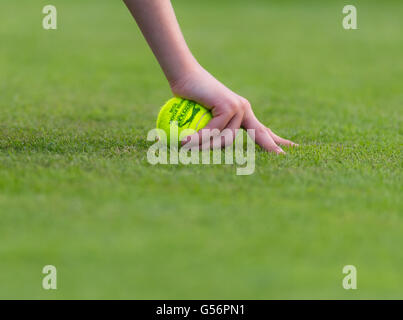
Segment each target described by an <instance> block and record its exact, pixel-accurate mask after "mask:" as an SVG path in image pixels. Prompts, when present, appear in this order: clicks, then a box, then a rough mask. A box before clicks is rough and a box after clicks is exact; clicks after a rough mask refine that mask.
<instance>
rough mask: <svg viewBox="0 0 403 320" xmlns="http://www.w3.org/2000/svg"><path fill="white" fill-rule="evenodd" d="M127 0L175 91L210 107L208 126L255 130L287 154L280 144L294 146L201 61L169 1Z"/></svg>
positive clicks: (269, 145)
mask: <svg viewBox="0 0 403 320" xmlns="http://www.w3.org/2000/svg"><path fill="white" fill-rule="evenodd" d="M124 1H125V3H126V5H127V7H128V8H129V10H130V11H131V13H132V14H133V16H134V18H135V19H136V21H137V23H138V25H139V27H140V29H141V31H142V32H143V34H144V37H145V38H146V40H147V42H148V44H149V45H150V47H151V49H152V51H153V52H154V54H155V56H156V58H157V59H158V62H159V63H160V65H161V68H162V70H163V71H164V73H165V76H166V77H167V79H168V81H169V83H170V85H171V88H172V91H173V93H174V94H175V95H177V96H180V97H183V98H187V99H191V100H194V101H196V102H199V103H201V104H202V105H204V106H206V107H208V108H210V109H211V111H212V113H213V116H214V118H213V119H212V120H211V121H210V122H209V123H208V124H207V126H206V127H205V129H218V130H219V131H222V130H223V129H226V128H229V129H230V130H231V131H232V137H233V138H234V137H235V134H234V133H235V132H236V130H237V129H239V128H240V127H242V128H244V129H254V130H255V141H256V143H258V144H259V145H260V146H261V147H262V148H264V149H266V150H267V151H272V152H276V153H284V151H283V149H281V148H280V147H279V146H278V145H288V146H293V145H295V143H293V142H291V141H289V140H285V139H283V138H280V137H279V136H277V135H275V134H274V133H273V132H272V131H271V130H270V129H269V128H266V127H265V126H264V125H263V124H261V123H260V122H259V121H258V120H257V119H256V117H255V115H254V114H253V111H252V108H251V106H250V104H249V102H248V100H246V99H245V98H242V97H241V96H239V95H237V94H236V93H234V92H232V91H231V90H229V89H228V88H227V87H226V86H224V85H223V84H222V83H221V82H219V81H217V80H216V79H215V78H214V77H213V76H212V75H210V74H209V73H208V72H207V71H206V70H204V69H203V68H202V67H201V66H200V65H199V64H198V62H197V61H196V59H195V58H194V57H193V55H192V53H191V52H190V50H189V48H188V46H187V44H186V42H185V39H184V38H183V35H182V32H181V30H180V28H179V25H178V22H177V20H176V17H175V13H174V10H173V8H172V5H171V2H170V1H160V0H124ZM201 131H202V130H201ZM196 135H197V137H198V138H199V139H196V141H202V140H201V139H200V137H201V133H196ZM222 140H224V141H225V138H223V139H222ZM192 141H195V140H192Z"/></svg>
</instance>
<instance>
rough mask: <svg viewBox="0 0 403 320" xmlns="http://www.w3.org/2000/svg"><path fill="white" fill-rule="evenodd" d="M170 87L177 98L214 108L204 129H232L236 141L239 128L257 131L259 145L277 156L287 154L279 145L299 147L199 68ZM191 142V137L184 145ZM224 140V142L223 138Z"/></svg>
mask: <svg viewBox="0 0 403 320" xmlns="http://www.w3.org/2000/svg"><path fill="white" fill-rule="evenodd" d="M170 84H171V89H172V92H173V93H174V94H175V95H176V96H179V97H182V98H186V99H190V100H194V101H196V102H198V103H200V104H202V105H204V106H206V107H207V108H210V109H211V112H212V114H213V119H212V120H211V121H210V122H209V123H208V124H207V126H206V127H205V128H204V129H218V130H219V131H220V132H221V131H222V130H224V129H230V130H231V131H232V137H233V138H235V134H236V131H237V130H238V129H239V128H240V127H242V128H244V129H254V130H255V141H256V143H257V144H259V145H260V146H261V147H262V148H264V149H266V150H267V151H271V152H275V153H285V152H284V151H283V149H281V147H280V146H279V145H285V146H294V145H296V144H295V143H294V142H292V141H290V140H286V139H283V138H281V137H279V136H277V135H276V134H274V133H273V132H272V131H271V130H270V129H269V128H267V127H265V126H264V125H263V124H261V123H260V122H259V121H258V120H257V119H256V117H255V115H254V113H253V110H252V108H251V106H250V103H249V102H248V100H246V99H245V98H243V97H241V96H239V95H237V94H236V93H234V92H232V91H231V90H230V89H228V88H227V87H226V86H224V85H223V84H222V83H221V82H219V81H218V80H217V79H215V78H214V77H213V76H212V75H211V74H209V73H208V72H207V71H206V70H204V69H203V68H201V67H199V66H198V67H195V68H194V70H191V71H188V72H185V73H184V74H183V77H181V78H179V79H176V80H175V81H172V82H171V83H170ZM204 129H203V130H204ZM201 132H202V130H200V131H199V132H198V133H195V134H194V136H195V137H194V138H196V136H198V139H192V141H200V142H201ZM189 140H190V137H188V138H187V139H186V140H185V141H184V142H183V143H185V142H186V141H189ZM222 140H223V141H225V139H224V138H223V139H222ZM222 144H223V142H222ZM188 146H189V145H188ZM189 147H190V146H189Z"/></svg>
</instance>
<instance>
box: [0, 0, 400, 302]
mask: <svg viewBox="0 0 403 320" xmlns="http://www.w3.org/2000/svg"><path fill="white" fill-rule="evenodd" d="M353 3H355V4H356V5H357V9H358V27H359V29H358V30H355V31H346V30H344V29H342V27H341V21H342V17H343V15H342V13H341V10H342V7H343V6H344V5H345V4H346V3H345V2H344V1H327V2H324V1H316V2H312V1H310V2H304V3H303V4H302V3H301V2H297V1H295V2H294V1H247V2H245V1H206V0H203V1H174V5H175V7H176V10H177V16H178V19H179V20H180V23H181V26H182V29H183V31H184V33H185V36H186V38H187V40H188V43H189V45H190V47H191V48H192V50H193V51H194V53H195V55H196V57H197V58H198V59H199V60H200V62H201V63H202V64H203V65H204V66H205V67H206V68H207V69H208V70H209V71H210V72H211V73H213V74H214V75H216V76H217V77H218V78H219V79H220V80H221V81H223V82H224V83H225V84H227V85H228V86H229V87H231V88H232V89H233V90H235V91H236V92H238V93H240V94H241V95H243V96H245V97H247V98H248V99H249V100H250V102H251V103H252V105H253V108H254V110H255V112H256V114H257V115H258V117H259V118H260V119H261V120H262V122H264V123H266V124H267V125H268V126H270V127H271V128H272V129H273V130H274V131H275V132H277V133H279V134H280V135H282V136H284V137H287V138H290V139H292V140H294V141H296V142H298V143H300V144H301V147H300V148H298V149H295V150H287V151H288V153H287V155H286V156H284V157H281V156H280V157H278V156H275V155H272V154H267V153H265V152H262V151H261V150H260V149H258V150H257V155H256V171H255V173H254V174H253V175H251V176H236V175H235V169H236V167H235V166H230V165H226V166H219V165H216V166H201V165H200V166H183V165H180V166H170V165H165V166H163V165H161V166H151V165H150V164H148V162H147V159H146V152H147V149H148V146H149V145H150V144H149V143H148V142H147V141H146V134H147V132H148V130H150V129H152V128H153V127H154V125H155V119H156V116H157V113H158V109H159V106H160V105H161V104H162V103H163V102H164V101H166V100H167V99H168V98H169V97H170V96H171V93H170V91H169V88H168V85H167V83H166V81H165V79H164V78H163V75H162V73H161V71H160V69H159V67H158V65H157V63H156V61H155V60H154V58H153V56H152V54H151V52H150V50H149V48H148V47H147V46H146V43H145V41H144V39H143V38H142V36H141V34H140V32H139V31H138V29H137V27H136V25H135V24H134V22H133V20H132V18H131V17H130V15H129V13H128V11H127V9H126V8H125V7H124V5H123V3H122V2H120V1H109V0H104V1H101V0H97V1H79V0H74V1H73V0H69V1H61V0H53V1H52V4H54V5H56V6H57V8H58V14H59V29H58V30H57V31H44V30H43V29H42V28H41V19H42V17H43V15H42V13H41V11H42V7H43V6H44V5H45V4H48V1H42V0H37V1H32V0H29V1H28V0H19V1H13V0H2V1H1V4H0V39H1V45H0V298H50V299H59V298H141V299H146V298H213V299H215V298H238V299H241V298H247V299H268V298H347V299H349V298H403V274H402V268H401V267H402V264H403V251H402V250H401V243H402V234H403V206H402V200H401V195H402V116H401V115H402V105H403V94H402V88H403V80H402V79H403V60H402V52H403V38H402V33H401V32H402V30H403V20H402V19H401V17H402V14H403V3H402V2H398V1H382V2H380V1H377V2H375V1H360V2H357V1H354V2H353ZM46 264H53V265H55V266H56V267H57V269H58V290H56V291H45V290H43V289H42V287H41V281H42V276H43V275H42V274H41V270H42V268H43V266H44V265H46ZM347 264H353V265H355V266H356V267H357V268H358V290H355V291H351V290H350V291H346V290H344V289H343V288H342V285H341V283H342V279H343V276H344V275H343V274H342V268H343V266H344V265H347Z"/></svg>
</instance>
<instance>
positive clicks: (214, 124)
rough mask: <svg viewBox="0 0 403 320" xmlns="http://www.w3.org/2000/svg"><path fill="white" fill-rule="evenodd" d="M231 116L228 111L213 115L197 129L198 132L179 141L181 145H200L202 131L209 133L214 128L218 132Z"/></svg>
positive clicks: (189, 146)
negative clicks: (205, 123) (202, 126)
mask: <svg viewBox="0 0 403 320" xmlns="http://www.w3.org/2000/svg"><path fill="white" fill-rule="evenodd" d="M231 116H232V115H231V114H230V113H222V114H220V115H218V116H216V117H214V118H213V119H211V120H210V122H209V123H208V124H207V125H206V126H205V127H204V128H203V129H201V130H199V131H198V132H196V133H194V134H192V135H190V136H187V137H186V138H185V139H184V140H183V141H182V142H181V144H182V146H183V145H184V144H186V147H188V148H191V147H194V146H196V145H200V144H201V143H202V142H203V133H204V134H209V133H211V132H212V130H214V129H217V130H218V132H220V131H221V130H222V129H224V128H225V127H226V125H227V123H228V122H229V121H230V120H231Z"/></svg>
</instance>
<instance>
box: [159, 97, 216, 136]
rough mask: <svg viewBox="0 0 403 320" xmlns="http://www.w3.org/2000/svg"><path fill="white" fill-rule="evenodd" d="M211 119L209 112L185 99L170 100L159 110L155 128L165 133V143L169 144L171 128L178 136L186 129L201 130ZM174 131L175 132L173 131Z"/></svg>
mask: <svg viewBox="0 0 403 320" xmlns="http://www.w3.org/2000/svg"><path fill="white" fill-rule="evenodd" d="M212 118H213V116H212V114H211V112H210V111H209V110H208V109H206V108H205V107H203V106H202V105H200V104H198V103H196V102H194V101H191V100H187V99H182V98H177V97H175V98H172V99H170V100H169V101H168V102H167V103H165V105H164V106H163V107H162V108H161V110H160V113H159V114H158V119H157V128H158V129H162V130H164V131H165V133H166V135H167V142H168V143H169V142H171V141H172V138H173V137H171V132H172V130H171V129H172V127H174V129H177V131H178V136H177V137H175V138H176V139H178V141H179V140H180V139H179V137H180V134H181V132H183V131H184V130H186V129H192V130H194V131H198V130H200V129H203V128H204V127H205V126H206V125H207V123H208V122H209V121H210V120H211V119H212ZM175 131H176V130H175Z"/></svg>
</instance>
